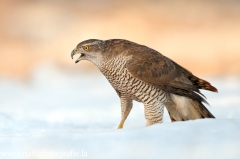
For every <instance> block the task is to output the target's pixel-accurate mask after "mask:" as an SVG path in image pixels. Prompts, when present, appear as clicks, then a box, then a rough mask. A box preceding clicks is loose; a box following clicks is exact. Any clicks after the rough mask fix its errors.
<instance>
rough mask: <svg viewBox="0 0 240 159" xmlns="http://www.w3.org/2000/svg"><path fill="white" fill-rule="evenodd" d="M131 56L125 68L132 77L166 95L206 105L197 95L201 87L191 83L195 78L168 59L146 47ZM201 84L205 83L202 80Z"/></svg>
mask: <svg viewBox="0 0 240 159" xmlns="http://www.w3.org/2000/svg"><path fill="white" fill-rule="evenodd" d="M138 51H140V50H138ZM131 55H132V59H131V60H130V61H129V63H128V64H127V66H126V67H127V69H128V71H129V73H130V74H131V75H132V76H133V77H135V78H138V79H140V80H142V81H145V82H147V83H150V84H152V85H155V86H157V87H160V88H161V89H163V90H164V91H166V92H168V93H173V94H177V95H181V96H186V97H189V98H191V99H193V100H196V101H199V102H205V103H207V102H206V100H205V99H204V98H203V97H202V96H201V95H199V94H201V93H200V91H199V88H201V87H200V86H199V85H198V83H197V82H196V81H195V82H192V79H191V78H193V77H195V76H194V75H192V74H191V72H189V71H187V70H186V69H184V68H183V67H181V66H180V65H178V64H176V63H175V62H173V61H172V60H170V59H169V58H167V57H165V56H163V55H162V54H160V53H159V52H157V51H154V50H152V49H150V48H147V47H146V48H143V49H142V50H141V51H140V52H138V53H136V52H133V53H132V54H131ZM196 78H197V77H196ZM197 79H199V78H197ZM200 80H201V79H200ZM202 82H205V81H204V80H202ZM207 83H208V82H207ZM196 92H197V93H196Z"/></svg>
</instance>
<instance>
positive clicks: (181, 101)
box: [164, 94, 215, 122]
mask: <svg viewBox="0 0 240 159" xmlns="http://www.w3.org/2000/svg"><path fill="white" fill-rule="evenodd" d="M170 97H171V100H172V101H171V102H168V103H164V104H165V106H166V108H167V110H168V113H169V115H170V118H171V120H172V122H174V121H186V120H194V119H201V118H215V117H214V116H213V115H212V114H211V113H210V111H209V110H208V109H207V108H206V107H205V106H204V105H203V104H202V103H201V102H198V101H195V100H193V99H190V98H187V97H184V96H179V95H175V94H171V95H170Z"/></svg>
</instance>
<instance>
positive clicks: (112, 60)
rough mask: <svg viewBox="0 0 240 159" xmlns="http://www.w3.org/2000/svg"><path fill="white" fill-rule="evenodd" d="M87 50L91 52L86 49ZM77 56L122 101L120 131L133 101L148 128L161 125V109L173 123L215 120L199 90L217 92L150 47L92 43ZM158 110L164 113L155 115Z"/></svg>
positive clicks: (121, 42)
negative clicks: (141, 109)
mask: <svg viewBox="0 0 240 159" xmlns="http://www.w3.org/2000/svg"><path fill="white" fill-rule="evenodd" d="M86 46H87V47H88V50H85V48H83V47H86ZM76 53H79V54H81V56H80V57H79V58H78V60H77V61H76V62H79V61H80V60H84V59H85V60H89V61H92V62H93V63H94V64H95V65H96V66H97V67H98V68H99V69H100V71H102V73H103V74H104V75H105V76H106V78H107V79H108V80H109V82H110V83H111V84H112V86H113V87H114V88H115V90H116V91H117V93H118V95H119V97H120V98H121V101H122V102H121V106H122V121H121V123H120V125H119V128H121V127H122V126H123V123H124V121H125V119H126V118H127V116H128V114H129V112H130V110H131V108H132V104H131V103H132V102H131V101H132V100H137V101H140V102H143V103H144V106H145V117H146V119H147V125H152V124H155V123H159V122H162V113H163V110H162V109H163V108H162V105H165V106H166V108H167V110H168V112H169V115H170V118H171V120H172V121H185V120H190V119H198V118H214V116H213V115H212V114H211V113H210V112H209V111H208V110H207V108H206V107H205V106H204V105H203V103H207V102H206V100H205V99H204V96H203V95H202V94H201V92H200V90H199V89H205V90H209V91H213V92H217V89H216V88H215V87H213V86H212V85H211V84H210V83H209V82H207V81H205V80H203V79H200V78H198V77H196V76H195V75H193V74H192V73H191V72H190V71H188V70H187V69H185V68H183V67H182V66H180V65H178V64H177V63H175V62H174V61H172V60H171V59H169V58H167V57H165V56H164V55H162V54H161V53H159V52H157V51H155V50H153V49H151V48H149V47H146V46H143V45H139V44H136V43H133V42H130V41H127V40H121V39H112V40H107V41H102V40H95V39H92V40H87V41H83V42H81V43H79V44H78V46H77V48H76V49H75V50H74V51H73V52H72V57H73V55H75V54H76ZM137 82H138V83H137ZM135 83H137V84H135ZM138 85H139V86H138ZM155 92H157V93H158V95H157V96H155V94H156V93H155ZM122 99H123V100H122ZM127 108H128V109H127ZM158 109H160V110H161V111H159V113H154V111H155V112H156V111H158Z"/></svg>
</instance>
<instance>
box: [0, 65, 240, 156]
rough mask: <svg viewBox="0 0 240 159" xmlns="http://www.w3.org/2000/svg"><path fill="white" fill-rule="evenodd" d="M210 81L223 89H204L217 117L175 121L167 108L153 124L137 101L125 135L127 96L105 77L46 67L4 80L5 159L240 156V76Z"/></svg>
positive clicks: (0, 112) (0, 100) (0, 113)
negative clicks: (123, 108)
mask: <svg viewBox="0 0 240 159" xmlns="http://www.w3.org/2000/svg"><path fill="white" fill-rule="evenodd" d="M203 78H204V79H206V80H208V81H210V82H211V83H212V84H213V85H214V86H216V87H217V88H218V90H219V93H212V92H207V91H203V93H204V94H205V95H206V97H207V98H208V99H207V100H208V102H209V103H210V105H211V106H207V107H208V109H209V110H210V111H211V112H212V113H213V114H214V115H215V116H216V119H202V120H194V121H186V122H176V123H172V122H171V121H170V119H169V116H168V113H167V112H166V111H165V114H164V122H163V123H162V124H156V125H153V126H149V127H145V122H146V121H145V119H144V113H143V105H142V104H141V103H137V102H134V107H133V110H132V112H131V113H130V115H129V117H128V119H127V121H126V122H125V126H124V129H122V130H117V129H116V128H117V126H118V124H119V122H120V118H121V111H120V101H119V98H118V96H117V94H116V92H115V91H114V89H113V88H112V87H111V86H110V84H109V83H108V82H107V80H106V79H105V78H104V77H103V75H101V73H100V72H87V71H86V70H85V71H84V68H83V69H80V70H74V71H73V70H71V69H69V70H67V69H65V70H62V69H61V68H59V67H56V66H54V65H52V64H45V65H41V66H40V67H38V68H36V69H34V71H33V73H32V75H31V78H30V79H29V81H25V82H20V81H15V80H13V79H5V78H0V156H1V157H0V158H11V159H15V158H19V159H32V158H34V159H35V158H44V159H53V158H54V159H55V158H104V159H105V158H126V159H128V158H129V159H132V158H138V159H141V158H144V159H145V158H183V159H186V158H204V159H207V158H209V159H210V158H211V159H212V158H218V159H221V158H223V159H225V158H231V159H239V158H240V106H239V105H240V96H239V95H240V82H239V81H240V78H239V77H218V78H216V77H215V78H209V77H203ZM6 153H11V154H8V155H6ZM77 153H79V154H80V155H78V156H77V155H76V154H77ZM3 155H6V156H5V157H3ZM74 155H75V156H74ZM81 155H82V156H81Z"/></svg>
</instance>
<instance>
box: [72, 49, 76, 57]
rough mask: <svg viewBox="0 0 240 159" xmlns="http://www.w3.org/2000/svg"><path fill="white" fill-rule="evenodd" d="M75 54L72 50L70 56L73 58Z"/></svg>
mask: <svg viewBox="0 0 240 159" xmlns="http://www.w3.org/2000/svg"><path fill="white" fill-rule="evenodd" d="M75 54H76V52H75V51H74V50H73V51H72V53H71V58H72V59H73V56H74V55H75Z"/></svg>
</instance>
